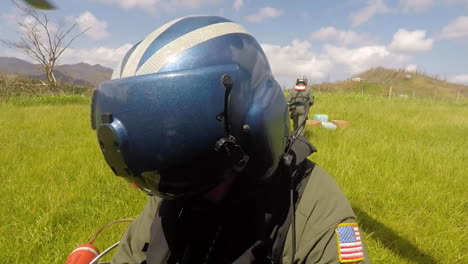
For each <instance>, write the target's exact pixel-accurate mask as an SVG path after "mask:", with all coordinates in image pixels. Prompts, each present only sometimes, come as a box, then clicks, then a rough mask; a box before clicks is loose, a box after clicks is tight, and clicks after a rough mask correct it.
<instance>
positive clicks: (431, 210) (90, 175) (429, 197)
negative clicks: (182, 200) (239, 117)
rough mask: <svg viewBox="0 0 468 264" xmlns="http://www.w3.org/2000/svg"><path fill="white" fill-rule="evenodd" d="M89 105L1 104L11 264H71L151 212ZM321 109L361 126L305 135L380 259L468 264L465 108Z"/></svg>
mask: <svg viewBox="0 0 468 264" xmlns="http://www.w3.org/2000/svg"><path fill="white" fill-rule="evenodd" d="M56 101H60V103H51V102H56ZM87 103H88V101H86V100H82V99H56V100H52V99H50V100H49V99H48V100H45V101H44V100H43V101H37V99H36V101H31V100H17V101H14V100H13V101H10V102H9V103H1V102H0V139H1V145H0V183H1V184H2V188H1V189H0V197H2V199H1V200H0V216H1V217H0V262H1V263H63V262H64V261H65V259H66V257H67V255H68V254H69V253H70V252H71V251H72V250H73V248H74V247H75V246H76V245H78V244H81V243H85V242H87V241H88V240H89V238H90V237H91V235H92V234H93V233H94V232H95V231H96V229H98V228H99V227H100V226H101V225H103V224H105V223H107V222H108V221H111V220H115V219H119V218H133V217H135V216H136V215H137V214H138V212H139V211H140V210H141V209H142V207H143V205H144V203H145V200H146V198H145V196H144V195H143V194H141V193H139V192H138V191H137V190H136V189H134V188H131V187H130V186H129V185H128V184H126V183H125V182H124V181H123V180H121V179H119V178H117V177H115V176H113V174H112V172H111V171H110V169H108V168H107V166H106V164H105V162H104V160H103V158H102V156H101V153H100V151H99V148H98V146H97V143H96V139H95V135H94V131H92V130H91V129H90V122H89V106H88V105H87ZM314 113H324V114H328V115H329V116H330V119H344V120H347V121H349V122H351V126H350V127H349V128H346V129H341V130H336V131H330V130H325V129H323V128H309V129H308V131H307V132H306V135H307V136H309V137H310V138H311V140H312V142H313V143H314V144H315V146H316V147H317V149H318V153H315V154H313V155H312V156H311V157H310V158H311V159H312V160H314V161H316V162H317V163H318V164H319V165H320V166H322V167H323V168H325V169H326V170H327V171H328V172H330V174H332V175H333V176H334V177H335V179H336V180H337V182H338V183H339V184H340V185H341V186H342V188H343V190H344V191H345V193H346V194H347V196H348V198H349V199H350V201H351V203H352V205H353V207H354V208H355V211H356V213H357V215H358V217H359V223H360V225H361V228H362V230H363V231H364V234H365V240H366V242H367V246H368V248H369V251H370V256H371V259H372V260H373V263H417V264H427V263H428V264H431V263H466V262H467V261H468V258H467V252H468V244H467V243H466V236H467V235H466V234H467V232H466V230H467V228H468V224H467V222H466V220H467V219H468V203H467V202H468V201H467V199H468V196H467V189H468V188H467V187H468V183H467V175H468V169H467V164H468V107H467V106H466V105H455V104H446V103H441V102H436V103H434V102H431V101H422V100H416V101H412V100H402V99H400V100H386V99H384V98H381V97H370V96H357V95H344V94H326V93H319V94H317V95H316V102H315V105H314V106H313V107H312V109H311V112H310V114H311V115H312V114H314ZM124 229H125V224H121V225H118V226H114V227H111V228H110V229H109V230H106V231H104V232H103V234H102V235H101V236H100V237H99V238H98V239H97V241H96V243H95V244H96V245H97V247H98V248H100V249H104V248H105V247H107V246H109V245H110V244H112V243H114V242H115V241H117V240H118V238H119V237H120V235H121V233H122V232H123V230H124Z"/></svg>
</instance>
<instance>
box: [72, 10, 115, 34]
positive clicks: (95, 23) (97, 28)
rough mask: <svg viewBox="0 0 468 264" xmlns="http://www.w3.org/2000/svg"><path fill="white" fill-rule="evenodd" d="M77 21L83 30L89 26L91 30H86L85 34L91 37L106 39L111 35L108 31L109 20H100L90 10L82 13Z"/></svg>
mask: <svg viewBox="0 0 468 264" xmlns="http://www.w3.org/2000/svg"><path fill="white" fill-rule="evenodd" d="M75 21H76V23H77V24H78V27H79V28H80V30H82V31H83V30H86V29H87V28H89V30H88V31H86V32H85V35H86V36H87V37H89V38H91V39H94V40H98V39H104V38H107V37H109V35H110V34H109V32H107V22H106V21H104V20H99V19H98V18H96V17H95V16H94V15H93V14H92V13H91V12H89V11H86V12H84V13H82V14H81V15H80V16H79V17H77V18H76V19H75Z"/></svg>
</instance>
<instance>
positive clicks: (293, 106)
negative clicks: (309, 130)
mask: <svg viewBox="0 0 468 264" xmlns="http://www.w3.org/2000/svg"><path fill="white" fill-rule="evenodd" d="M308 84H309V82H308V80H307V77H305V76H304V75H301V76H299V77H297V79H296V85H295V86H294V89H293V90H291V91H290V92H289V97H288V104H289V110H290V111H291V119H292V120H293V124H294V125H293V126H294V130H297V129H298V128H299V127H301V125H303V123H304V122H306V120H307V113H308V112H309V107H311V106H312V105H313V104H314V95H313V94H312V87H310V86H308ZM300 132H301V135H304V132H305V126H303V129H302V130H301V131H300Z"/></svg>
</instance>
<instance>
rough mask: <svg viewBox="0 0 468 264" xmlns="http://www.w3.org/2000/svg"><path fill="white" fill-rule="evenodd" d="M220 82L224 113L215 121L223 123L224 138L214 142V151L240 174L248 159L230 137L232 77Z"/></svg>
mask: <svg viewBox="0 0 468 264" xmlns="http://www.w3.org/2000/svg"><path fill="white" fill-rule="evenodd" d="M221 82H222V84H223V86H224V87H225V89H226V90H225V92H224V112H222V113H220V114H219V115H218V116H217V117H216V119H217V120H218V121H221V122H222V123H223V126H224V133H225V136H224V137H222V138H221V139H219V140H218V141H216V144H215V147H214V149H215V150H216V151H217V152H220V153H223V154H224V155H225V156H226V157H227V158H228V159H229V160H230V161H231V163H232V169H233V170H234V171H235V172H238V173H240V172H242V171H243V170H244V169H245V166H246V165H247V163H248V162H249V159H250V157H249V155H247V154H246V153H245V151H244V149H243V148H242V147H241V146H240V145H239V144H237V141H236V138H235V137H234V136H233V135H231V122H230V119H229V101H230V94H231V90H232V87H233V82H232V77H231V76H230V75H229V74H224V75H223V76H222V77H221Z"/></svg>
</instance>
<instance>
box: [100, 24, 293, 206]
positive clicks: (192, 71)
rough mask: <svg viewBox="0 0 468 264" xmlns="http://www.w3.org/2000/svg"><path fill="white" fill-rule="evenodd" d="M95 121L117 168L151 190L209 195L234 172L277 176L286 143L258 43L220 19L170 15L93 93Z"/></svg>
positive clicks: (282, 106)
mask: <svg viewBox="0 0 468 264" xmlns="http://www.w3.org/2000/svg"><path fill="white" fill-rule="evenodd" d="M91 108H92V109H91V123H92V127H93V129H96V131H97V137H98V141H99V145H100V147H101V151H102V153H103V155H104V158H105V160H106V162H107V164H108V165H109V166H110V168H111V169H112V171H113V172H114V173H115V174H116V175H118V176H121V177H123V178H125V179H126V180H128V181H129V182H131V183H134V184H136V185H137V186H138V187H139V188H140V189H141V190H143V191H145V192H146V193H148V194H150V195H157V196H160V197H163V198H165V199H175V198H179V197H183V196H187V195H195V194H200V193H203V192H205V191H207V190H209V189H210V188H212V187H213V186H215V185H216V184H218V183H220V182H222V181H223V179H224V174H225V171H226V169H229V168H233V169H234V170H237V171H238V172H239V173H240V174H241V175H242V177H244V179H246V180H247V181H248V182H259V181H260V182H261V181H265V180H268V179H269V178H271V176H272V175H273V173H274V172H275V170H276V169H277V167H278V164H279V161H280V159H281V157H282V156H283V153H284V152H285V148H286V145H287V142H288V133H289V119H288V109H287V104H286V100H285V98H284V95H283V93H282V91H281V88H280V86H279V84H278V83H277V82H276V81H275V79H274V78H273V75H272V73H271V69H270V65H269V63H268V60H267V58H266V56H265V53H264V52H263V50H262V48H261V47H260V45H259V44H258V43H257V41H256V40H255V38H254V37H253V36H252V35H250V34H249V33H248V32H247V31H246V30H245V29H244V28H243V27H242V26H240V25H239V24H237V23H233V22H232V21H230V20H227V19H225V18H222V17H217V16H193V17H185V18H180V19H176V20H173V21H170V22H168V23H166V24H164V25H163V26H161V27H160V28H158V29H156V30H155V31H153V32H152V33H150V34H149V35H148V36H147V37H146V38H145V39H143V40H142V41H140V42H139V43H137V44H136V45H135V46H133V47H132V48H131V49H130V50H129V51H128V52H127V54H126V55H125V56H124V58H123V59H122V61H121V63H120V65H119V66H118V67H117V68H116V69H115V70H114V72H113V75H112V80H110V81H106V82H104V83H102V84H101V85H100V86H99V87H98V88H97V89H96V91H95V92H94V94H93V100H92V105H91Z"/></svg>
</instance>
